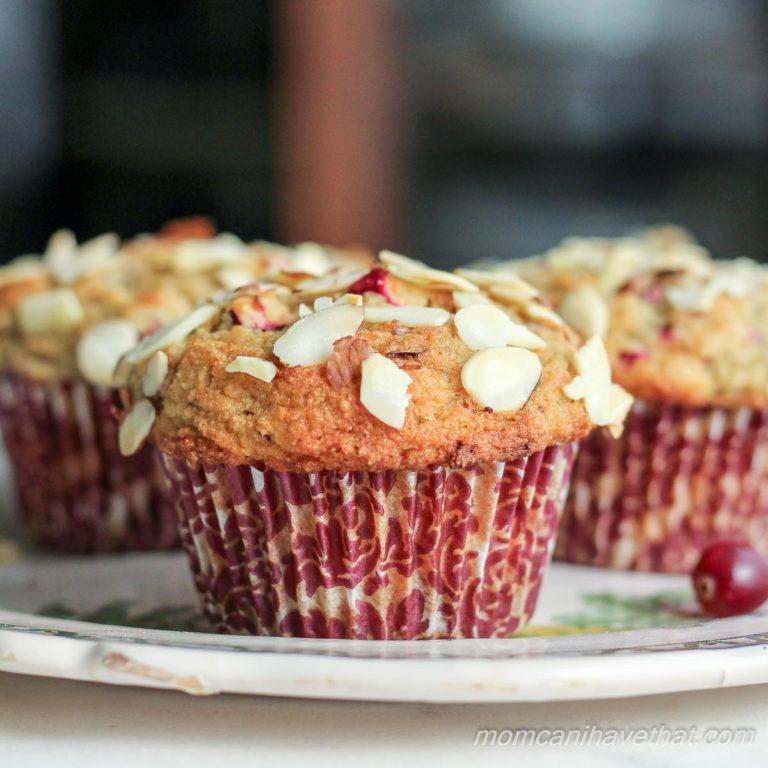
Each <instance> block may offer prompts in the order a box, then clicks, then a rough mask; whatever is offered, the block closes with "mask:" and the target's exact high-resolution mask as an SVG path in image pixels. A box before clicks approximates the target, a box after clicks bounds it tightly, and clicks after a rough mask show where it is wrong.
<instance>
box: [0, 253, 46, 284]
mask: <svg viewBox="0 0 768 768" xmlns="http://www.w3.org/2000/svg"><path fill="white" fill-rule="evenodd" d="M49 275H50V271H49V270H48V269H47V268H46V267H45V266H44V265H43V263H42V261H40V259H39V258H38V257H37V256H33V255H31V254H30V255H27V256H19V257H18V258H16V259H14V260H13V261H11V262H9V263H8V264H6V265H5V266H2V267H0V285H7V284H8V283H22V282H26V281H27V280H44V279H45V278H46V277H48V276H49Z"/></svg>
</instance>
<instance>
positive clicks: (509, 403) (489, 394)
mask: <svg viewBox="0 0 768 768" xmlns="http://www.w3.org/2000/svg"><path fill="white" fill-rule="evenodd" d="M541 371H542V367H541V361H540V360H539V358H538V357H536V355H535V354H534V353H533V352H530V351H528V350H527V349H520V348H517V347H494V348H492V349H483V350H481V351H480V352H475V354H474V355H472V357H470V358H469V360H467V362H466V363H464V367H463V368H462V369H461V383H462V385H463V386H464V389H465V390H466V391H467V393H468V394H469V395H470V397H471V398H472V399H473V400H474V401H475V402H476V403H478V405H481V406H482V407H483V408H491V409H492V410H494V411H499V412H510V411H517V410H519V409H520V408H522V407H523V406H524V405H525V404H526V403H527V402H528V400H529V398H530V397H531V395H532V394H533V391H534V390H535V389H536V385H537V384H538V383H539V379H540V378H541Z"/></svg>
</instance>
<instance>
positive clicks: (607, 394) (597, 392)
mask: <svg viewBox="0 0 768 768" xmlns="http://www.w3.org/2000/svg"><path fill="white" fill-rule="evenodd" d="M576 369H577V371H578V373H579V375H578V376H576V377H575V378H574V379H573V381H571V383H570V384H567V385H566V386H565V387H564V388H563V391H564V392H565V394H566V395H568V397H570V398H571V400H584V407H585V408H586V410H587V414H588V415H589V418H590V419H591V420H592V423H593V424H596V425H597V426H613V425H616V426H618V425H620V424H621V423H622V421H623V418H624V417H625V416H626V413H627V411H628V410H629V407H630V406H631V404H632V398H631V396H630V395H629V394H628V393H626V392H624V390H622V389H621V388H620V387H618V385H616V384H613V383H612V382H611V366H610V362H609V360H608V353H607V352H606V351H605V345H604V344H603V341H602V339H601V338H600V337H599V336H593V337H592V338H591V339H590V340H589V341H588V342H587V343H586V344H584V346H583V347H581V348H580V349H579V350H578V351H577V352H576Z"/></svg>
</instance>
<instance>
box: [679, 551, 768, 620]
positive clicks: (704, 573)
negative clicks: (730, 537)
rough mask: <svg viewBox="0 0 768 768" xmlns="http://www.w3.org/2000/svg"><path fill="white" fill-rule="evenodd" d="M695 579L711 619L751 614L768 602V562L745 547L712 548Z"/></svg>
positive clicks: (695, 585) (695, 584)
mask: <svg viewBox="0 0 768 768" xmlns="http://www.w3.org/2000/svg"><path fill="white" fill-rule="evenodd" d="M691 578H692V579H693V588H694V590H695V591H696V597H697V598H698V601H699V605H700V606H701V608H702V610H703V611H704V613H705V614H707V615H709V616H737V615H738V614H741V613H751V612H752V611H754V610H755V609H756V608H759V607H760V606H761V605H762V604H763V603H764V602H765V601H766V600H768V559H766V558H765V557H763V556H762V555H761V554H759V553H758V552H755V550H754V549H752V548H751V547H748V546H746V545H745V544H738V543H736V542H732V541H721V542H718V543H716V544H713V545H712V546H710V547H708V548H707V549H706V550H704V553H703V554H702V556H701V559H700V560H699V563H698V565H697V566H696V567H695V568H694V569H693V573H692V574H691Z"/></svg>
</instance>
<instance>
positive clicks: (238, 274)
mask: <svg viewBox="0 0 768 768" xmlns="http://www.w3.org/2000/svg"><path fill="white" fill-rule="evenodd" d="M216 279H217V280H218V281H219V283H220V284H221V285H222V286H223V287H224V288H226V289H227V290H228V291H234V290H237V289H238V288H242V286H244V285H249V284H250V283H252V282H253V281H254V275H253V273H252V272H251V271H250V270H248V269H244V268H243V267H222V268H221V269H220V270H219V271H218V272H217V273H216Z"/></svg>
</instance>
